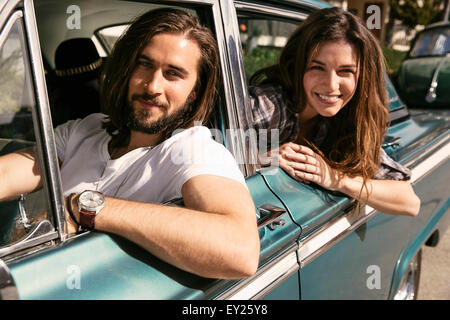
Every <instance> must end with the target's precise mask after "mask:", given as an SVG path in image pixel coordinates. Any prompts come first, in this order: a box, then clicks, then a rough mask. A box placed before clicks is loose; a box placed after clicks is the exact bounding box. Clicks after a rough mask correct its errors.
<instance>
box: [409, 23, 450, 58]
mask: <svg viewBox="0 0 450 320" xmlns="http://www.w3.org/2000/svg"><path fill="white" fill-rule="evenodd" d="M448 52H450V27H446V28H433V29H430V30H426V31H423V32H422V33H421V34H420V35H419V36H418V37H417V40H416V41H415V43H414V46H413V48H412V49H411V52H410V54H409V56H410V57H422V56H439V55H444V54H446V53H448Z"/></svg>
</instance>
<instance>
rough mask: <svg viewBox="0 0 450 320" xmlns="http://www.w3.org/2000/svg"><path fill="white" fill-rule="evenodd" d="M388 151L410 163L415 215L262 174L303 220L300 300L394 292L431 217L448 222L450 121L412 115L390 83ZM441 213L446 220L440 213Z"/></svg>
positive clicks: (432, 220) (429, 228)
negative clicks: (357, 208) (358, 204)
mask: <svg viewBox="0 0 450 320" xmlns="http://www.w3.org/2000/svg"><path fill="white" fill-rule="evenodd" d="M387 86H388V89H389V93H390V99H391V122H392V125H391V127H390V128H389V130H388V132H387V135H386V139H385V140H386V141H385V143H384V144H383V147H384V149H385V150H386V152H387V153H388V154H389V155H390V156H391V157H393V158H394V159H395V160H397V161H398V162H400V163H402V164H404V165H406V166H407V167H409V168H410V169H411V170H412V179H411V183H412V185H413V187H414V190H415V192H416V193H417V195H418V196H419V197H420V199H421V201H422V207H421V212H420V214H419V216H418V217H404V216H394V215H388V214H384V213H382V212H377V211H375V210H373V209H372V208H369V207H366V208H363V210H362V213H361V214H360V215H359V216H358V215H355V214H354V213H352V212H351V211H350V209H351V205H352V200H351V199H348V198H346V197H336V196H333V195H330V194H328V193H326V192H324V191H321V190H318V189H315V188H312V187H310V186H308V185H305V184H303V183H299V182H297V181H295V180H293V179H292V178H290V177H289V176H288V175H287V174H286V173H285V172H283V171H282V170H278V171H277V172H275V174H274V173H272V174H267V173H263V172H262V174H263V175H264V176H265V178H266V180H267V182H268V185H269V187H270V188H271V189H272V190H273V191H274V193H276V194H277V196H278V197H279V198H280V200H281V201H282V202H283V204H284V205H285V206H286V207H287V208H288V211H289V213H290V214H291V215H292V216H293V218H294V220H295V221H296V223H297V224H299V225H300V226H301V229H302V231H301V235H300V238H299V249H298V257H299V262H300V268H301V269H300V285H301V290H300V291H301V298H302V299H388V298H390V299H392V298H394V297H395V294H396V292H397V289H398V287H399V284H400V282H401V279H402V276H403V275H404V272H405V270H406V267H407V265H408V263H409V262H410V260H411V259H412V258H413V257H414V256H415V255H416V253H417V252H418V251H419V249H420V246H421V245H422V244H423V243H424V242H425V241H426V240H427V238H428V237H429V236H430V234H431V232H432V231H433V230H435V229H436V228H437V226H436V225H437V222H438V221H441V224H444V225H448V215H447V216H444V214H445V213H446V211H448V207H449V200H448V199H449V198H448V196H449V195H448V188H446V187H444V186H445V181H447V182H448V181H449V179H450V171H449V170H448V168H449V160H448V154H449V129H448V127H449V125H448V119H447V120H446V119H445V118H443V117H440V118H437V117H430V116H428V117H424V118H423V119H422V118H411V117H410V116H409V114H408V111H407V110H406V108H405V107H404V106H403V104H402V103H401V101H400V99H399V98H398V96H397V95H396V93H395V90H394V89H393V87H392V85H391V83H390V81H389V80H387ZM442 217H444V219H441V218H442Z"/></svg>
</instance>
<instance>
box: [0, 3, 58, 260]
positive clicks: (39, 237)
mask: <svg viewBox="0 0 450 320" xmlns="http://www.w3.org/2000/svg"><path fill="white" fill-rule="evenodd" d="M25 16H26V14H25V13H23V12H22V11H15V12H14V13H13V14H12V15H11V16H10V17H9V19H8V22H7V23H6V26H5V28H4V29H3V30H2V33H1V34H0V47H2V46H3V44H4V41H6V39H7V37H8V35H9V32H10V31H11V28H12V27H13V26H14V24H15V23H16V22H17V21H20V27H21V29H22V31H23V34H24V41H27V43H26V45H25V47H29V41H30V40H29V39H28V38H27V37H28V36H29V35H28V32H27V29H26V27H25V25H24V23H23V20H22V18H24V17H25ZM25 50H26V49H25ZM39 52H40V51H39ZM29 56H30V57H29ZM39 56H40V55H39ZM28 58H31V55H30V54H29V53H28V52H26V53H25V54H24V63H25V65H26V70H27V72H28V71H29V73H30V76H32V74H33V69H32V68H33V67H32V66H29V61H28V60H27V59H28ZM36 108H37V103H36ZM36 108H32V113H33V122H34V123H39V121H38V120H37V119H38V118H37V114H36V110H35V109H36ZM36 139H37V140H38V139H39V135H38V132H36ZM41 161H42V160H41ZM19 210H20V213H21V216H22V218H25V220H24V222H25V223H24V227H25V228H26V227H27V225H26V215H24V206H23V195H22V196H21V198H20V200H19ZM47 223H49V222H48V221H47ZM52 229H53V226H51V228H48V227H45V226H44V225H43V224H42V223H39V224H38V225H37V226H36V227H35V228H34V230H32V231H31V232H30V233H29V235H27V236H26V237H25V238H23V239H21V240H20V241H18V242H16V243H14V244H10V245H8V246H6V247H4V248H1V249H0V257H3V256H6V255H8V254H11V253H13V252H15V251H19V250H24V249H27V248H29V247H32V246H34V245H37V244H40V243H42V242H46V241H49V240H48V238H51V239H54V238H55V237H54V234H52V232H51V231H52ZM43 230H44V231H45V232H48V235H43Z"/></svg>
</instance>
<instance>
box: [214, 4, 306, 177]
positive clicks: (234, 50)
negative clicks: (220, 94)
mask: <svg viewBox="0 0 450 320" xmlns="http://www.w3.org/2000/svg"><path fill="white" fill-rule="evenodd" d="M231 3H232V2H231ZM221 4H222V15H223V17H228V21H226V22H228V26H225V31H226V32H228V33H227V34H226V39H228V40H229V41H227V44H228V54H229V56H230V57H232V58H231V59H230V60H231V68H232V70H233V72H232V74H231V82H232V84H233V88H234V89H235V91H234V99H235V101H236V108H237V111H236V115H235V116H236V117H237V119H238V124H237V125H238V126H239V128H253V126H252V119H253V116H252V114H251V106H250V98H249V95H248V87H247V79H246V75H245V68H244V58H243V56H242V44H241V38H240V34H239V28H238V26H239V24H238V19H237V12H236V9H237V10H240V11H244V12H245V11H247V12H252V13H260V14H265V15H269V16H277V17H280V18H285V19H291V20H292V19H294V20H303V19H305V18H306V17H307V15H306V14H303V13H299V12H294V11H290V10H286V9H278V8H277V9H275V8H273V7H269V6H266V5H261V4H256V3H252V4H248V3H245V2H242V1H236V2H234V3H232V4H233V5H234V7H233V8H231V5H230V4H229V2H221ZM224 23H225V21H224ZM231 40H233V42H232V43H233V45H231V46H230V41H231ZM230 47H231V48H230ZM233 58H234V59H233ZM234 125H236V124H234ZM246 138H247V139H248V143H246V142H247V141H246ZM239 139H240V140H239V141H238V143H241V146H242V147H243V148H244V149H243V151H242V155H241V157H242V156H244V161H245V162H244V163H245V164H246V166H245V167H246V176H250V175H253V174H255V173H256V172H257V171H258V170H259V169H260V165H259V164H258V161H257V159H258V145H257V139H256V136H252V135H251V134H250V132H246V133H244V134H241V136H239ZM240 159H241V158H240Z"/></svg>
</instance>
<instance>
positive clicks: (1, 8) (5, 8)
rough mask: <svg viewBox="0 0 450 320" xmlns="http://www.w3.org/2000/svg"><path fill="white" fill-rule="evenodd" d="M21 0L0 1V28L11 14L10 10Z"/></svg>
mask: <svg viewBox="0 0 450 320" xmlns="http://www.w3.org/2000/svg"><path fill="white" fill-rule="evenodd" d="M20 2H21V0H16V1H13V0H10V1H1V4H0V30H1V29H3V26H4V25H5V24H6V23H7V21H8V19H9V18H10V16H11V12H12V11H14V10H15V9H16V7H17V5H18V4H19V3H20Z"/></svg>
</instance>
